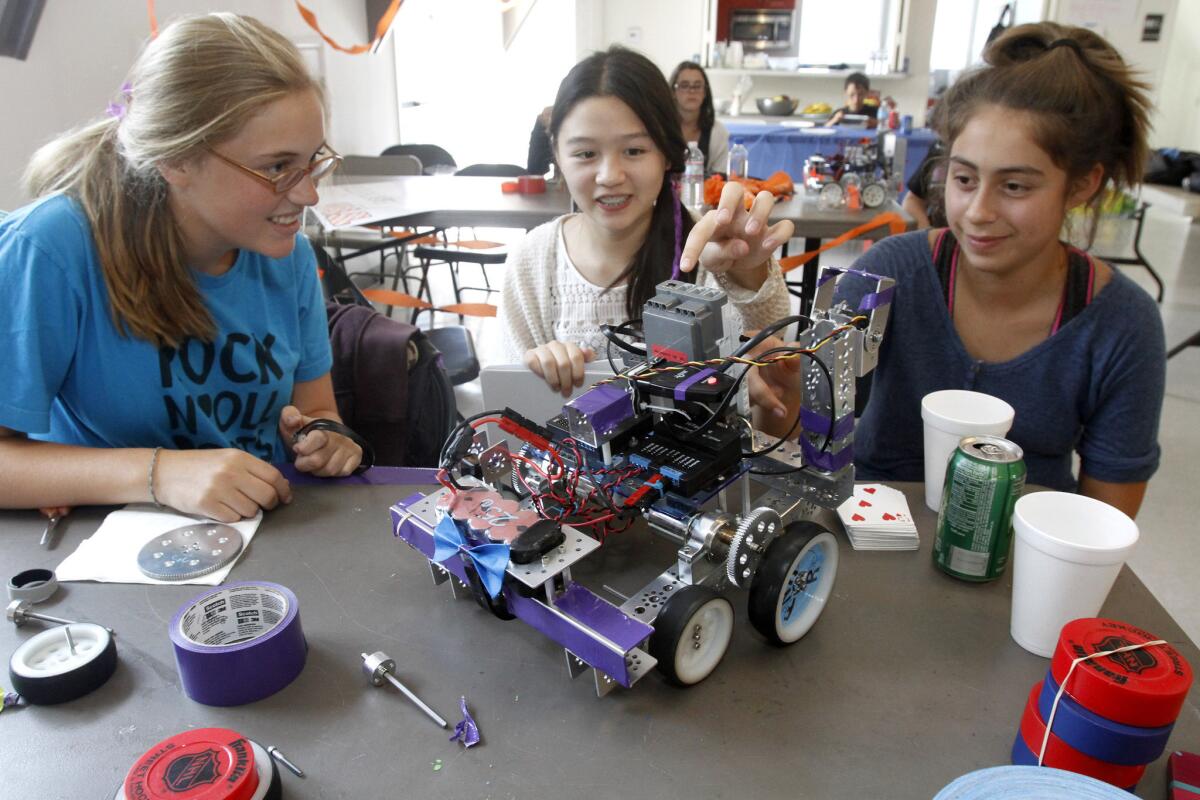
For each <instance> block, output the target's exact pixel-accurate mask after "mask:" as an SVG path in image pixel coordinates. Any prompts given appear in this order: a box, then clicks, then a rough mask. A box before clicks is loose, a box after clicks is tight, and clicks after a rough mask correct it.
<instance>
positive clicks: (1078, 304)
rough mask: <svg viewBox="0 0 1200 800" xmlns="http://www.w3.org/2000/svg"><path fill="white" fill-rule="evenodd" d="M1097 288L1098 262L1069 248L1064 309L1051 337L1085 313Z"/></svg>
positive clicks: (1055, 323) (1063, 300)
mask: <svg viewBox="0 0 1200 800" xmlns="http://www.w3.org/2000/svg"><path fill="white" fill-rule="evenodd" d="M1095 287H1096V262H1095V260H1093V259H1092V257H1091V256H1090V255H1089V254H1087V253H1085V252H1083V251H1082V250H1079V249H1078V248H1075V247H1067V283H1066V285H1065V286H1064V287H1063V298H1062V307H1061V310H1060V313H1059V315H1058V319H1056V320H1055V322H1054V328H1053V330H1051V332H1050V333H1051V335H1053V334H1055V333H1057V332H1058V329H1059V328H1061V327H1062V326H1063V325H1066V324H1067V323H1068V322H1070V321H1071V320H1072V319H1074V318H1075V317H1077V316H1079V315H1080V314H1081V313H1083V310H1084V309H1085V308H1087V305H1088V303H1090V302H1092V296H1093V294H1094V293H1095Z"/></svg>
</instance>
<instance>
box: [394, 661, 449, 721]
mask: <svg viewBox="0 0 1200 800" xmlns="http://www.w3.org/2000/svg"><path fill="white" fill-rule="evenodd" d="M383 677H385V678H387V679H388V682H389V683H391V684H392V686H395V687H396V688H397V689H399V690H400V691H401V692H403V693H404V696H405V697H407V698H408V699H409V700H412V701H413V702H414V703H416V704H417V708H419V709H421V710H422V711H424V712H425V714H426V716H428V717H429V718H430V719H431V720H433V721H434V722H436V723H437V724H438V725H441V726H442V727H443V728H445V727H446V720H444V719H442V718H441V717H439V716H438V713H437V712H436V711H434V710H433V709H432V708H430V707H429V706H427V705H425V704H424V703H423V702H421V698H419V697H417V696H416V695H415V694H413V693H412V692H410V691H409V690H408V687H407V686H405V685H404V684H403V683H401V682H400V681H399V680H398V679H397V678H396V676H395V675H393V674H392V673H390V672H385V673H384V675H383Z"/></svg>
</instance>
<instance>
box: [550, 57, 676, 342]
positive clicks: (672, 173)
mask: <svg viewBox="0 0 1200 800" xmlns="http://www.w3.org/2000/svg"><path fill="white" fill-rule="evenodd" d="M592 97H615V98H617V99H618V100H620V101H621V102H622V103H624V104H625V105H627V106H629V108H630V110H632V111H633V113H634V114H636V115H637V118H638V119H639V120H641V122H642V124H643V125H645V126H646V133H647V134H649V136H650V139H651V140H652V141H653V142H654V145H655V147H657V148H658V149H659V151H660V152H661V153H662V155H663V158H665V159H666V161H667V171H666V173H664V175H663V182H662V186H661V187H660V188H659V192H658V197H657V198H655V203H654V212H653V214H652V215H651V217H650V229H649V230H648V231H647V233H646V240H645V241H644V242H642V246H641V247H640V248H638V251H637V252H636V253H634V256H633V260H632V261H630V262H629V264H628V265H627V266H626V267H625V269H624V270H622V272H621V274H620V275H618V276H617V277H616V279H615V280H613V282H612V283H611V284H610V285H609V287H608V288H610V289H611V288H612V287H614V286H619V285H621V284H622V283H625V282H628V284H629V288H628V293H627V295H626V300H625V311H626V313H627V314H628V315H629V318H630V319H633V318H635V317H640V316H641V314H642V306H644V305H645V304H646V301H647V300H649V299H650V298H651V297H653V296H654V287H655V286H657V285H658V284H659V283H661V282H663V281H665V280H667V279H669V278H670V277H671V273H672V271H673V270H674V266H675V264H674V259H675V239H676V231H675V196H676V194H675V193H676V191H677V190H676V188H675V180H674V178H675V177H676V176H678V175H681V174H682V173H683V168H684V160H685V158H686V155H687V142H685V141H684V139H683V129H682V127H681V126H680V122H679V111H678V109H677V108H676V105H675V97H674V95H673V94H672V92H671V87H670V86H668V85H667V82H666V79H665V78H663V74H662V73H661V72H659V70H658V67H656V66H654V62H652V61H650V59H648V58H646V57H645V56H643V55H640V54H639V53H635V52H634V51H632V50H627V49H626V48H624V47H620V46H617V45H614V46H612V47H610V48H609V49H608V50H604V51H601V52H599V53H593V54H592V55H590V56H588V57H587V58H585V59H584V60H583V61H580V62H579V63H578V64H576V65H575V66H574V67H572V68H571V71H570V72H568V73H567V77H565V78H563V81H562V83H561V84H559V87H558V95H557V96H556V97H555V98H554V111H553V112H552V113H551V115H550V139H551V141H557V140H558V131H559V129H560V128H561V127H562V123H563V120H564V119H566V117H567V114H569V113H570V112H571V110H572V109H573V108H574V107H575V106H576V105H578V104H579V103H580V102H582V101H584V100H588V99H590V98H592ZM680 222H681V223H682V224H681V226H680V230H679V233H678V235H679V237H680V238H681V240H684V239H687V236H688V233H690V232H691V230H692V226H693V225H694V223H693V221H692V217H691V215H690V214H688V213H686V212H684V213H683V214H682V215H681V219H680ZM695 276H696V272H695V270H692V271H691V272H686V273H683V274H682V275H681V276H680V280H685V281H688V282H695V280H696V277H695Z"/></svg>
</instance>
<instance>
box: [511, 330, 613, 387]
mask: <svg viewBox="0 0 1200 800" xmlns="http://www.w3.org/2000/svg"><path fill="white" fill-rule="evenodd" d="M595 358H596V353H595V352H594V351H593V350H592V348H590V347H580V346H579V345H577V344H572V343H571V342H559V341H554V342H547V343H546V344H544V345H541V346H540V347H535V348H533V349H532V350H529V351H527V352H526V353H525V366H527V367H529V369H531V370H533V372H534V374H536V375H537V376H538V377H539V378H541V379H542V380H544V381H546V384H547V385H548V386H549V387H550V388H551V389H553V390H554V391H556V392H561V393H562V396H563V397H570V396H571V392H572V391H574V390H575V389H577V388H579V387H580V386H582V385H583V370H584V367H585V366H586V365H587V364H588V363H589V362H590V361H592V360H594V359H595Z"/></svg>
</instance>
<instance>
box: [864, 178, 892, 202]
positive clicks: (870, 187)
mask: <svg viewBox="0 0 1200 800" xmlns="http://www.w3.org/2000/svg"><path fill="white" fill-rule="evenodd" d="M885 200H887V189H885V188H884V186H883V184H882V183H869V184H867V185H866V186H864V187H863V190H862V201H863V205H864V206H866V207H867V208H879V207H880V206H881V205H883V203H884V201H885Z"/></svg>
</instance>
